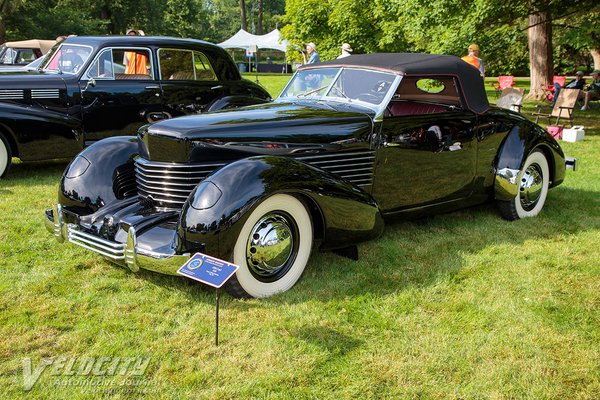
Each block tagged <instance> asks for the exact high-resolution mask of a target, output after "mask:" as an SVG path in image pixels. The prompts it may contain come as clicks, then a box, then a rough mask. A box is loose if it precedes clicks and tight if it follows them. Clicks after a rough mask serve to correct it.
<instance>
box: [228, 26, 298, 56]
mask: <svg viewBox="0 0 600 400" xmlns="http://www.w3.org/2000/svg"><path fill="white" fill-rule="evenodd" d="M287 44H288V43H287V40H281V32H279V29H275V30H274V31H271V32H269V33H267V34H266V35H253V34H251V33H248V32H246V31H245V30H243V29H240V30H239V31H238V32H237V33H236V34H235V35H233V36H232V37H230V38H229V39H227V40H226V41H224V42H221V43H219V44H218V46H221V47H223V48H224V49H231V48H236V49H246V50H248V49H249V48H250V46H256V48H257V49H259V50H260V49H271V50H279V51H283V52H285V51H286V49H287Z"/></svg>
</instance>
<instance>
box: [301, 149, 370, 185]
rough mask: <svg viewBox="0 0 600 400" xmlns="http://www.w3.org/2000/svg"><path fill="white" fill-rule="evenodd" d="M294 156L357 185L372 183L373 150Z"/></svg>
mask: <svg viewBox="0 0 600 400" xmlns="http://www.w3.org/2000/svg"><path fill="white" fill-rule="evenodd" d="M294 158H295V159H296V160H299V161H302V162H305V163H307V164H310V165H313V166H315V167H317V168H321V169H324V170H326V171H329V172H331V173H333V174H336V175H339V176H341V177H342V178H344V179H346V180H348V181H350V182H352V183H354V184H355V185H357V186H368V185H371V184H372V183H373V165H374V163H375V152H374V151H370V150H360V151H351V152H350V151H346V152H340V153H328V154H316V155H310V156H296V157H294Z"/></svg>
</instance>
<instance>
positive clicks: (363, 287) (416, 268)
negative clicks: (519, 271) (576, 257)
mask: <svg viewBox="0 0 600 400" xmlns="http://www.w3.org/2000/svg"><path fill="white" fill-rule="evenodd" d="M584 212H585V215H586V218H581V215H582V214H583V213H584ZM592 229H600V200H599V199H598V196H597V192H592V191H583V190H577V189H571V188H566V187H558V188H556V189H552V190H551V191H550V194H549V197H548V200H547V203H546V207H545V208H544V210H543V211H542V213H541V214H540V215H539V216H538V217H536V218H529V219H525V220H520V221H514V222H509V221H505V220H503V219H502V218H501V217H500V215H499V213H498V211H497V210H496V206H495V204H494V203H492V202H489V203H486V204H483V205H480V206H476V207H472V208H468V209H464V210H460V211H456V212H453V213H449V214H440V215H436V216H432V217H427V218H423V219H418V220H413V221H388V223H387V226H386V230H385V232H384V234H383V235H382V236H381V237H380V238H379V239H376V240H373V241H370V242H367V243H364V244H361V245H359V254H360V259H359V260H358V261H351V260H349V259H346V258H343V257H340V256H337V255H335V254H333V253H329V252H328V253H320V252H318V251H314V252H313V254H312V256H311V259H310V261H309V264H308V266H307V269H306V271H305V273H304V275H303V277H302V278H301V279H300V281H299V282H298V283H297V284H296V285H295V286H294V287H293V288H292V289H291V290H289V291H288V292H286V293H282V294H280V295H277V296H273V297H271V298H269V299H263V300H260V301H237V300H235V299H233V298H231V297H229V296H223V301H224V304H227V306H228V307H233V308H238V309H248V308H254V307H260V304H261V302H268V303H271V304H288V303H292V304H293V303H303V302H306V301H307V300H308V299H310V300H314V301H322V302H329V301H332V300H336V299H344V298H346V297H356V296H364V295H368V296H370V295H375V296H385V295H386V294H391V293H395V292H399V291H403V290H407V289H412V288H422V287H427V286H431V285H436V284H437V283H439V282H440V281H443V280H447V279H454V276H455V275H456V274H458V273H459V272H460V270H461V269H462V268H463V267H464V264H465V256H466V255H469V254H475V253H478V252H480V251H481V250H482V249H485V248H488V247H490V246H506V245H509V246H510V247H511V248H517V249H518V248H519V246H523V245H525V243H526V242H527V241H544V240H552V238H555V237H556V236H558V235H571V234H576V233H578V232H583V231H588V230H592ZM501 251H503V252H506V251H508V250H506V249H502V250H501ZM511 251H514V250H511ZM116 268H118V267H116ZM137 275H138V276H139V277H140V278H141V279H144V280H146V281H148V282H151V283H152V284H154V285H157V286H161V287H165V288H168V289H169V290H176V291H178V292H180V293H181V294H184V295H185V296H186V297H187V298H188V299H189V300H190V301H192V302H203V303H213V302H214V289H213V288H210V287H208V286H205V285H202V284H199V283H197V282H194V281H191V280H187V279H185V278H183V277H173V276H166V275H161V274H158V273H154V272H151V271H145V270H140V271H139V272H138V273H137ZM299 336H302V335H301V334H300V333H299ZM334 341H335V340H334Z"/></svg>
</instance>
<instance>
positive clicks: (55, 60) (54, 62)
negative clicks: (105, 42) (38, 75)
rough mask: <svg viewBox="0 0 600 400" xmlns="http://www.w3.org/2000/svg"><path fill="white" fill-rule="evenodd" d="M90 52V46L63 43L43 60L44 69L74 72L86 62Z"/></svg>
mask: <svg viewBox="0 0 600 400" xmlns="http://www.w3.org/2000/svg"><path fill="white" fill-rule="evenodd" d="M91 53H92V49H91V47H88V46H80V45H74V44H64V45H62V46H60V47H58V48H57V49H56V50H55V51H54V53H53V54H51V55H50V57H49V58H48V61H47V62H46V61H44V67H43V69H44V71H55V72H65V73H68V74H76V73H78V72H79V71H80V70H81V67H83V65H84V64H85V63H86V61H87V59H88V58H89V57H90V54H91Z"/></svg>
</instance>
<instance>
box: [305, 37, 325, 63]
mask: <svg viewBox="0 0 600 400" xmlns="http://www.w3.org/2000/svg"><path fill="white" fill-rule="evenodd" d="M307 54H308V59H307V58H306V55H307ZM302 58H303V59H304V64H314V63H318V62H319V61H321V59H320V58H319V53H317V45H316V44H314V43H313V42H310V43H306V51H303V52H302Z"/></svg>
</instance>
